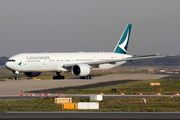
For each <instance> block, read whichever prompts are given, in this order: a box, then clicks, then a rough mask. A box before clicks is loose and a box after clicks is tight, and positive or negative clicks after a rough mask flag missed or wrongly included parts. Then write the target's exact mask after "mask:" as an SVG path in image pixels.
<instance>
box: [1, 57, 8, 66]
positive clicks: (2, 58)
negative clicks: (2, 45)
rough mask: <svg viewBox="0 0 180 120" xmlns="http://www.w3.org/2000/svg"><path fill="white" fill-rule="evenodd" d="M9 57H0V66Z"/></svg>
mask: <svg viewBox="0 0 180 120" xmlns="http://www.w3.org/2000/svg"><path fill="white" fill-rule="evenodd" d="M8 59H9V57H5V56H3V57H0V66H4V65H5V63H6V61H7V60H8Z"/></svg>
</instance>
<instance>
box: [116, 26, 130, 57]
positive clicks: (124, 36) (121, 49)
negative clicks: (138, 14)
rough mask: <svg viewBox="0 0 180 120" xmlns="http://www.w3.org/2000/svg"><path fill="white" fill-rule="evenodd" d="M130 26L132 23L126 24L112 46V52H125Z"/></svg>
mask: <svg viewBox="0 0 180 120" xmlns="http://www.w3.org/2000/svg"><path fill="white" fill-rule="evenodd" d="M131 26H132V24H128V25H127V26H126V29H125V30H124V32H123V34H122V35H121V37H120V39H119V41H118V43H117V45H116V47H115V48H114V51H113V52H114V53H121V54H126V53H127V48H128V43H129V38H130V33H131Z"/></svg>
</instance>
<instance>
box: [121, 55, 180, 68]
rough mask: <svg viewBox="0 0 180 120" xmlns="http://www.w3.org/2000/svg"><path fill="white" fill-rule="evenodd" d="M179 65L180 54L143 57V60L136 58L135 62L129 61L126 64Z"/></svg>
mask: <svg viewBox="0 0 180 120" xmlns="http://www.w3.org/2000/svg"><path fill="white" fill-rule="evenodd" d="M130 65H134V66H149V65H151V66H153V65H154V66H158V65H164V66H178V65H180V56H167V57H163V58H153V59H143V60H135V61H133V62H127V63H126V64H124V66H130Z"/></svg>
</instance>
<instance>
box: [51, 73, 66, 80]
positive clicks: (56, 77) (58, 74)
mask: <svg viewBox="0 0 180 120" xmlns="http://www.w3.org/2000/svg"><path fill="white" fill-rule="evenodd" d="M56 74H57V76H53V79H54V80H55V79H64V78H65V77H64V76H61V75H60V72H56Z"/></svg>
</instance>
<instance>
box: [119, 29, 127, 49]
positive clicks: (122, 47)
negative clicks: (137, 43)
mask: <svg viewBox="0 0 180 120" xmlns="http://www.w3.org/2000/svg"><path fill="white" fill-rule="evenodd" d="M128 38H129V30H128V32H127V35H126V39H125V40H124V42H123V43H122V44H120V45H118V46H119V47H120V48H121V49H122V50H123V51H124V52H127V50H126V49H125V47H126V44H127V42H128Z"/></svg>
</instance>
